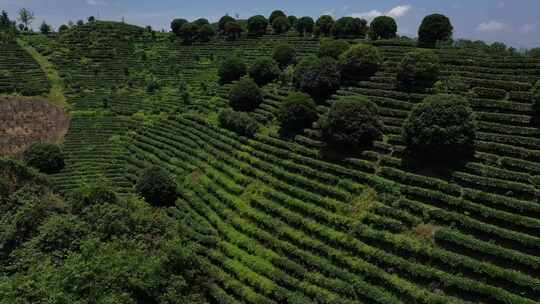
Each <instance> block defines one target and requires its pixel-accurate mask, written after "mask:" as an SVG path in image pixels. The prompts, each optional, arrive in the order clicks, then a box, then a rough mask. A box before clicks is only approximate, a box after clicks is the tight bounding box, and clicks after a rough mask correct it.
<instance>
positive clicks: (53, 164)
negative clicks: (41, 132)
mask: <svg viewBox="0 0 540 304" xmlns="http://www.w3.org/2000/svg"><path fill="white" fill-rule="evenodd" d="M23 159H24V162H25V163H26V164H27V165H28V166H30V167H34V168H36V169H38V170H39V171H41V172H43V173H47V174H52V173H57V172H60V170H62V169H63V168H64V166H65V163H64V153H63V152H62V149H60V147H59V146H58V145H54V144H49V143H36V144H33V145H31V146H30V147H29V148H28V149H26V151H25V152H24V154H23Z"/></svg>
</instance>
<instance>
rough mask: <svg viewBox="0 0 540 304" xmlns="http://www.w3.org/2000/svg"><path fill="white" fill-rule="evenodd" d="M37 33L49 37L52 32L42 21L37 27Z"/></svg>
mask: <svg viewBox="0 0 540 304" xmlns="http://www.w3.org/2000/svg"><path fill="white" fill-rule="evenodd" d="M39 31H40V33H42V34H43V35H49V34H50V33H51V32H52V28H51V26H50V25H48V24H47V23H45V21H43V22H42V23H41V25H40V27H39Z"/></svg>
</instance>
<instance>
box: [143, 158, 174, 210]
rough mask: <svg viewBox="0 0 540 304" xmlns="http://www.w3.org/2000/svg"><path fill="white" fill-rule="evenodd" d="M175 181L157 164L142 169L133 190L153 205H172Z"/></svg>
mask: <svg viewBox="0 0 540 304" xmlns="http://www.w3.org/2000/svg"><path fill="white" fill-rule="evenodd" d="M176 187H177V185H176V182H175V181H174V179H173V178H172V176H171V175H170V174H169V172H167V171H166V170H165V169H162V168H160V167H157V166H153V167H150V168H148V169H146V170H144V171H143V172H142V174H141V176H140V177H139V180H138V181H137V184H136V185H135V191H136V192H137V193H139V194H140V195H141V196H142V197H143V198H144V199H145V200H146V201H147V202H149V203H150V204H152V205H154V206H174V201H175V200H176V198H177V194H176Z"/></svg>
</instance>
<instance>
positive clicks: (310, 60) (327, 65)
mask: <svg viewBox="0 0 540 304" xmlns="http://www.w3.org/2000/svg"><path fill="white" fill-rule="evenodd" d="M340 81H341V76H340V72H339V67H338V64H337V62H336V61H335V60H334V59H333V58H330V57H324V58H321V59H319V58H318V57H315V56H309V57H306V58H304V59H302V60H301V61H300V62H299V63H298V65H297V66H296V68H295V70H294V76H293V83H294V86H295V87H296V89H298V90H300V91H302V92H305V93H307V94H309V95H310V96H311V97H312V98H313V99H314V100H316V101H317V102H321V101H323V100H326V99H327V98H328V97H330V96H331V95H332V94H333V93H335V92H336V91H337V89H338V88H339V84H340Z"/></svg>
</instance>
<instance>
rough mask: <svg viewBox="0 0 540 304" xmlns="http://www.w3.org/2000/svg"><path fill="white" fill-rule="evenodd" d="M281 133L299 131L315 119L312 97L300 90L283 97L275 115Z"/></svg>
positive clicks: (290, 133) (315, 112)
mask: <svg viewBox="0 0 540 304" xmlns="http://www.w3.org/2000/svg"><path fill="white" fill-rule="evenodd" d="M277 117H278V121H279V124H280V127H281V129H280V132H281V134H282V135H285V136H288V135H294V134H296V133H298V132H301V131H302V130H304V129H305V128H309V127H311V125H312V124H313V123H314V122H315V121H316V120H317V118H318V114H317V108H316V105H315V102H314V101H313V99H312V98H311V97H310V96H309V95H307V94H305V93H301V92H292V93H290V94H289V95H288V96H287V97H285V99H283V101H282V103H281V106H280V109H279V113H278V115H277Z"/></svg>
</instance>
